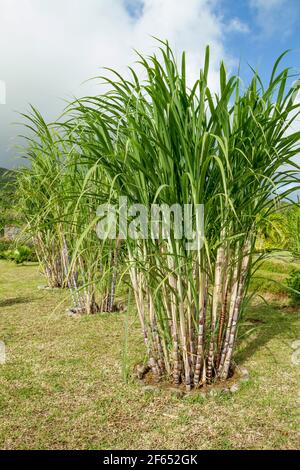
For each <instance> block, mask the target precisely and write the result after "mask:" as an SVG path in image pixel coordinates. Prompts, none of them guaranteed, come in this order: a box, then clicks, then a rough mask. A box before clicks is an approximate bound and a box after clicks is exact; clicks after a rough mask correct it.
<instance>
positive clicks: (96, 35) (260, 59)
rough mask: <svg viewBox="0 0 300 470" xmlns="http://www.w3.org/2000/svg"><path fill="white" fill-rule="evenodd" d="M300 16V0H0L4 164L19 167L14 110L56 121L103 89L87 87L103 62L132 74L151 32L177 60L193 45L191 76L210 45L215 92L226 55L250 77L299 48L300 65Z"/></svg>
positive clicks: (0, 153)
mask: <svg viewBox="0 0 300 470" xmlns="http://www.w3.org/2000/svg"><path fill="white" fill-rule="evenodd" d="M299 19H300V1H299V0H236V1H234V0H180V1H179V0H0V81H2V83H3V82H5V84H6V95H7V100H6V104H5V105H3V104H0V166H5V167H11V166H14V165H17V164H18V160H16V158H15V157H16V155H17V152H16V150H15V145H16V143H17V142H18V140H17V138H16V136H17V134H18V133H20V128H17V127H16V126H13V125H12V124H11V123H12V122H15V121H18V120H19V118H18V115H17V113H16V111H21V112H24V111H26V110H27V109H28V106H29V103H32V104H34V105H36V106H37V107H38V108H39V109H40V111H41V112H42V114H43V115H44V116H45V117H46V119H48V120H52V119H55V118H56V117H57V116H58V115H59V114H60V113H61V111H62V109H63V107H64V100H66V99H69V98H72V97H73V96H82V95H85V94H87V93H100V92H101V89H99V86H98V85H97V86H96V84H91V82H89V83H88V84H84V85H83V84H82V83H83V82H84V81H86V80H87V79H88V78H90V77H94V76H96V75H99V74H100V73H101V72H100V69H101V67H104V66H107V67H113V68H116V69H118V70H119V71H120V72H122V73H126V67H127V65H132V64H133V63H134V60H135V55H134V52H133V49H134V48H136V49H138V50H140V51H141V52H144V53H151V52H153V51H155V50H156V48H157V44H156V43H155V41H154V40H153V39H152V37H151V35H153V36H157V37H160V38H162V39H168V40H169V41H170V43H171V45H172V46H173V48H174V50H175V52H176V53H177V54H178V57H179V55H180V53H181V52H182V50H186V52H187V62H188V66H189V68H188V72H189V77H190V82H193V80H195V79H196V78H197V76H198V71H199V67H200V66H201V64H202V61H203V55H204V49H205V46H206V45H207V44H210V46H211V75H210V85H211V87H212V88H215V89H217V86H218V66H219V63H220V60H221V59H224V60H225V63H226V64H227V68H228V70H229V72H235V71H236V70H237V67H238V66H239V64H240V66H241V76H242V78H243V79H244V80H245V81H247V78H248V77H249V69H248V66H247V63H250V64H251V65H252V66H253V67H254V68H256V69H257V70H258V71H259V72H260V74H261V75H262V77H263V79H264V81H267V79H268V77H269V76H270V72H271V69H272V66H273V63H274V61H275V59H276V58H277V57H278V56H279V54H281V53H282V52H283V51H284V50H286V49H291V50H292V51H291V52H290V53H289V54H288V56H287V57H286V58H285V59H284V62H283V65H285V66H289V67H292V68H294V69H296V70H300V28H299V26H298V25H299ZM0 98H1V97H0ZM0 101H1V100H0Z"/></svg>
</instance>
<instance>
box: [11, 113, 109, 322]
mask: <svg viewBox="0 0 300 470" xmlns="http://www.w3.org/2000/svg"><path fill="white" fill-rule="evenodd" d="M23 116H24V118H25V119H26V121H25V122H26V124H25V125H26V127H27V128H29V129H30V131H31V133H32V135H31V136H30V137H26V140H27V145H26V147H24V157H25V158H26V159H27V160H28V165H27V167H26V168H22V169H21V170H20V172H19V175H18V178H17V188H18V190H17V193H18V200H19V208H20V212H21V214H22V217H23V219H25V221H26V226H25V231H26V232H27V234H28V237H30V239H31V240H32V241H33V243H34V246H35V249H36V253H37V256H38V259H39V262H40V265H41V267H42V269H43V272H44V274H45V276H46V279H47V283H48V286H49V287H50V288H69V290H70V293H71V299H72V307H71V308H70V313H74V314H78V313H88V314H90V313H96V312H99V311H113V309H114V308H115V303H114V295H113V296H112V295H111V291H113V294H114V290H115V283H116V279H115V278H116V275H115V273H116V268H115V267H112V266H111V264H112V263H111V262H108V261H107V257H108V254H107V253H105V250H104V247H103V246H102V245H101V244H100V243H99V240H98V238H97V236H96V231H95V226H96V206H95V203H94V199H91V198H90V196H89V191H90V187H91V186H92V184H93V183H92V177H91V174H90V175H89V178H88V179H87V178H86V172H87V170H88V168H87V166H86V165H85V164H84V161H83V160H84V159H83V158H82V155H81V154H80V153H79V152H78V149H77V148H76V146H75V145H74V143H73V140H72V139H71V138H70V135H69V134H70V131H69V127H68V126H67V125H62V124H60V123H53V124H50V125H48V124H47V123H46V122H45V120H44V119H43V117H42V116H41V114H40V113H39V111H38V110H37V109H35V108H33V107H32V108H31V113H30V114H28V115H23ZM87 228H88V230H87ZM92 228H94V230H92ZM83 234H85V236H84V237H83V236H82V235H83ZM111 272H113V273H114V275H113V276H112V279H113V283H112V282H110V284H109V288H108V282H109V281H108V278H109V277H110V275H111V274H110V273H111ZM97 295H98V297H100V299H99V300H97V298H96V297H97Z"/></svg>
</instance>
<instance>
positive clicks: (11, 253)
mask: <svg viewBox="0 0 300 470" xmlns="http://www.w3.org/2000/svg"><path fill="white" fill-rule="evenodd" d="M0 259H6V260H8V261H14V262H15V263H16V264H22V263H25V262H26V261H27V262H29V261H36V255H35V252H34V251H33V250H32V249H31V248H30V247H29V246H26V245H21V246H18V247H17V248H15V249H14V250H13V249H10V250H3V251H0Z"/></svg>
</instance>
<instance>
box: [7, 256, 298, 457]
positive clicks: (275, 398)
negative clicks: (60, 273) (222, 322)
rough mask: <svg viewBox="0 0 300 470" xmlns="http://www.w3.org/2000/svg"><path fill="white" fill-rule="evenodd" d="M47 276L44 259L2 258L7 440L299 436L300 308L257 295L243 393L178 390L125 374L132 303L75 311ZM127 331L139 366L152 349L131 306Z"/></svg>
mask: <svg viewBox="0 0 300 470" xmlns="http://www.w3.org/2000/svg"><path fill="white" fill-rule="evenodd" d="M279 274H280V273H278V275H279ZM44 283H45V281H44V279H43V278H42V276H41V275H40V274H39V272H38V268H37V267H36V266H34V265H28V266H16V265H14V264H13V263H8V262H5V261H1V262H0V332H1V333H0V340H2V341H4V342H5V344H6V347H7V362H6V364H5V365H2V366H1V365H0V447H1V448H2V449H149V448H150V449H151V448H153V449H176V448H177V449H193V448H195V449H279V448H280V449H291V448H297V446H299V428H297V426H298V422H299V416H298V413H297V411H298V410H299V399H300V397H299V389H300V387H299V385H300V384H299V367H297V366H293V365H292V364H291V360H290V359H291V354H292V349H291V347H290V345H291V342H292V341H293V340H294V339H299V338H300V317H299V312H297V309H295V308H292V307H290V306H287V305H286V306H282V305H281V304H279V303H278V302H277V303H276V304H270V305H265V304H264V303H258V301H257V302H256V303H255V304H253V305H251V306H250V307H249V308H248V310H247V312H246V316H245V322H246V323H247V324H246V325H244V326H243V327H242V330H241V333H242V334H245V332H246V331H248V332H249V330H251V332H250V333H249V334H247V335H246V336H244V337H243V341H242V342H240V344H239V348H238V351H237V354H236V361H237V362H238V363H239V364H243V365H244V366H245V367H246V368H247V369H248V370H249V373H250V382H249V383H245V384H243V386H242V388H241V389H240V391H239V392H238V393H237V394H235V395H233V396H228V395H222V394H219V395H217V396H216V397H209V398H207V399H204V400H203V399H202V398H199V399H197V398H198V397H194V396H193V397H188V398H183V399H178V398H175V397H172V396H171V395H170V393H168V392H167V391H165V392H161V393H158V394H157V393H156V394H151V393H147V394H144V393H143V391H142V389H141V387H140V385H138V384H137V383H135V382H134V380H132V379H131V378H130V377H129V380H128V383H124V381H123V379H122V377H123V376H124V370H123V367H124V337H123V333H124V328H125V321H126V314H125V313H118V314H103V315H94V316H86V317H82V318H81V319H72V318H69V317H68V316H67V315H66V312H65V309H66V307H67V306H68V305H69V299H68V294H67V292H66V291H64V292H62V291H59V290H54V291H45V290H42V291H41V290H38V289H37V286H38V285H40V284H44ZM128 331H129V336H128V352H127V355H126V361H125V362H126V365H127V367H128V370H129V371H131V370H132V368H133V366H134V364H136V363H137V362H140V361H141V360H142V359H143V357H144V350H143V344H142V338H141V334H140V329H139V322H138V319H137V317H136V315H135V313H134V309H132V308H131V309H130V311H129V314H128ZM122 364H123V365H122ZM191 430H192V432H191Z"/></svg>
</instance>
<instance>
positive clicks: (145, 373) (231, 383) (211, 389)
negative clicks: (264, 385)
mask: <svg viewBox="0 0 300 470" xmlns="http://www.w3.org/2000/svg"><path fill="white" fill-rule="evenodd" d="M135 376H136V378H137V380H138V381H139V382H140V384H141V385H142V387H143V388H144V390H145V391H155V390H157V391H169V392H171V393H173V392H174V393H175V392H176V394H177V395H178V396H185V395H191V394H195V395H197V394H199V393H201V394H204V395H214V393H221V392H231V393H234V392H237V391H238V390H239V386H240V383H241V382H246V381H248V380H249V373H248V371H247V369H245V368H243V367H238V366H236V367H235V368H234V369H231V371H230V376H229V378H228V379H227V380H225V381H221V380H216V381H215V382H214V383H213V384H211V385H207V384H204V385H200V386H198V387H194V388H192V390H191V391H187V390H186V387H185V385H184V384H180V385H178V386H177V387H176V386H175V385H174V384H173V383H172V382H170V381H168V380H167V379H166V378H164V377H162V378H161V379H160V380H159V381H157V379H156V377H155V376H154V374H153V373H152V371H151V370H150V368H149V367H146V366H140V365H138V366H136V368H135Z"/></svg>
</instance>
